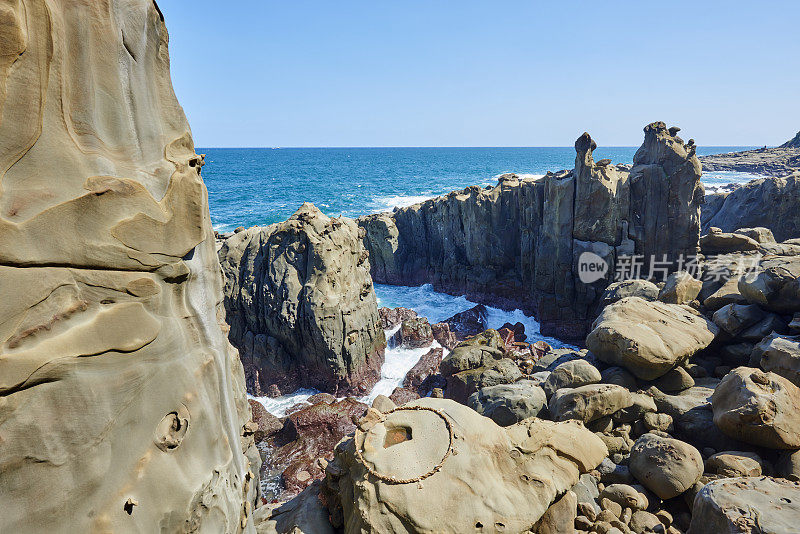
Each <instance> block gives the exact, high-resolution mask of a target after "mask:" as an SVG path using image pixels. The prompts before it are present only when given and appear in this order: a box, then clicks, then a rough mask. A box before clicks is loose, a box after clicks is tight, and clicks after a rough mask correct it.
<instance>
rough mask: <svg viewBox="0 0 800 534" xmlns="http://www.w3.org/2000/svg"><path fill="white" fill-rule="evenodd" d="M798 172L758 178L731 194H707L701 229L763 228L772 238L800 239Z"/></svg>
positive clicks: (799, 176)
mask: <svg viewBox="0 0 800 534" xmlns="http://www.w3.org/2000/svg"><path fill="white" fill-rule="evenodd" d="M798 199H800V172H795V173H793V174H791V175H789V176H784V177H782V178H762V179H760V180H753V181H752V182H750V183H748V184H745V185H743V186H742V187H739V188H737V189H735V190H734V191H733V192H731V193H717V194H714V195H707V196H706V199H705V203H704V205H703V230H704V231H708V229H709V228H711V227H712V226H713V227H717V228H720V229H721V230H722V231H723V232H733V231H734V230H736V229H738V228H754V227H765V228H769V229H770V230H772V233H773V235H774V236H775V239H776V240H778V241H786V240H787V239H794V238H798V237H800V212H798V210H797V202H798Z"/></svg>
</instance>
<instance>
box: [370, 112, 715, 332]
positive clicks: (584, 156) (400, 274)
mask: <svg viewBox="0 0 800 534" xmlns="http://www.w3.org/2000/svg"><path fill="white" fill-rule="evenodd" d="M675 133H676V131H675V129H672V131H671V130H670V129H667V127H666V125H665V124H664V123H661V122H656V123H653V124H650V125H648V126H647V127H646V128H645V141H644V144H643V145H642V147H641V148H640V149H639V150H638V151H637V153H636V155H635V157H634V165H633V167H632V168H631V169H630V171H628V170H627V169H626V168H623V167H616V166H612V165H609V163H608V161H607V160H602V161H599V162H595V161H594V159H593V157H592V151H593V150H594V148H595V147H596V145H595V143H594V141H593V140H592V139H591V137H589V135H588V134H584V135H582V136H581V137H580V138H579V139H578V140H577V141H576V143H575V149H576V152H577V155H576V158H575V168H574V170H572V171H560V172H558V173H548V174H547V175H546V176H545V177H544V178H541V179H532V178H518V177H517V176H516V175H508V176H504V177H503V178H502V179H501V180H500V183H499V184H498V185H497V186H496V187H489V188H480V187H469V188H467V189H465V190H463V191H453V192H451V193H449V194H447V195H445V196H442V197H438V198H435V199H431V200H427V201H425V202H423V203H421V204H416V205H414V206H410V207H407V208H401V209H399V210H397V211H395V212H394V213H393V214H379V215H369V216H366V217H362V218H360V219H358V224H359V225H360V226H361V227H362V228H364V229H365V234H364V235H365V237H364V243H365V247H366V249H367V250H368V251H369V253H370V258H371V260H370V261H371V265H372V276H373V278H374V280H375V281H376V282H382V283H390V284H410V285H417V284H421V283H433V285H434V287H435V288H436V289H437V290H440V291H445V292H450V293H454V294H459V295H460V294H466V295H467V296H468V297H470V298H472V299H473V300H479V301H481V302H484V303H487V304H493V305H499V306H501V307H508V308H512V309H513V308H521V309H524V310H527V311H532V312H534V313H536V315H537V318H538V319H539V320H540V322H541V323H542V333H544V334H546V335H551V334H552V335H557V336H559V337H561V338H563V339H580V338H583V337H584V336H585V335H586V333H587V332H588V330H589V326H590V324H591V321H592V319H593V318H594V314H595V310H596V309H597V306H598V304H599V302H600V300H601V297H602V295H603V291H604V289H605V288H606V286H607V285H608V284H609V282H611V281H612V280H613V279H614V276H615V273H616V271H617V258H618V257H619V256H621V255H632V254H640V255H645V256H647V257H648V258H649V256H650V255H654V257H655V258H657V259H658V260H659V261H661V260H664V259H665V258H664V255H665V254H666V260H665V262H664V264H663V267H664V268H665V269H666V270H667V271H669V270H674V267H676V266H675V265H674V263H673V262H674V260H675V259H676V258H677V257H678V255H680V254H684V255H694V254H697V252H698V239H699V236H700V204H701V202H702V199H703V188H702V185H700V174H701V172H700V162H699V161H698V159H697V157H696V156H695V154H694V152H695V147H694V145H693V144H692V143H684V142H683V141H682V140H681V139H680V138H679V137H677V135H675ZM584 253H592V254H594V255H595V256H597V257H599V258H600V259H602V260H603V261H605V262H606V264H607V265H608V269H607V271H606V272H605V274H604V276H603V277H602V278H600V279H599V280H596V281H594V282H591V283H583V282H581V281H580V280H579V269H580V265H579V263H580V262H579V260H580V258H581V256H582V255H583V254H584ZM585 257H589V256H584V258H585ZM646 274H647V273H643V275H646Z"/></svg>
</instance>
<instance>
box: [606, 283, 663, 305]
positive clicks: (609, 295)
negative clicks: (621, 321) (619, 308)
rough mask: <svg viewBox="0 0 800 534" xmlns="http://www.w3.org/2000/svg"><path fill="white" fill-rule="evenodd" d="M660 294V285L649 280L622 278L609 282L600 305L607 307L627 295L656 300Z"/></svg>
mask: <svg viewBox="0 0 800 534" xmlns="http://www.w3.org/2000/svg"><path fill="white" fill-rule="evenodd" d="M658 294H659V289H658V286H657V285H655V284H654V283H653V282H650V281H649V280H638V279H637V280H622V281H620V282H613V283H611V284H609V286H608V287H607V288H606V290H605V291H603V298H602V300H601V302H600V305H601V306H602V307H603V308H605V307H606V306H608V305H609V304H611V303H614V302H617V301H618V300H622V299H624V298H625V297H639V298H642V299H644V300H656V299H657V298H658Z"/></svg>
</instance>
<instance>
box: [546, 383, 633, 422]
mask: <svg viewBox="0 0 800 534" xmlns="http://www.w3.org/2000/svg"><path fill="white" fill-rule="evenodd" d="M632 404H633V399H632V398H631V393H630V391H628V390H627V389H625V388H623V387H622V386H616V385H613V384H590V385H587V386H581V387H577V388H572V389H560V390H558V391H556V392H555V394H554V395H553V397H552V398H551V399H550V403H549V405H548V406H549V409H550V414H551V415H552V417H553V419H554V420H556V421H566V420H568V419H577V420H579V421H583V422H584V423H588V422H591V421H594V420H596V419H599V418H601V417H603V416H606V415H611V414H612V413H614V412H616V411H617V410H621V409H622V408H627V407H628V406H630V405H632Z"/></svg>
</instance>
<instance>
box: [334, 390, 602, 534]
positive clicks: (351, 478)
mask: <svg viewBox="0 0 800 534" xmlns="http://www.w3.org/2000/svg"><path fill="white" fill-rule="evenodd" d="M410 406H420V407H428V408H432V409H434V410H436V412H431V411H399V412H394V413H393V414H391V415H389V416H388V417H387V418H386V419H385V420H383V421H375V422H374V424H373V425H372V426H369V425H364V433H356V436H355V438H354V439H351V440H347V441H344V442H342V443H341V444H340V445H339V446H338V447H337V449H336V455H335V460H334V461H333V462H332V463H331V464H330V465H329V467H328V473H327V478H326V485H327V489H326V498H327V500H328V501H327V502H328V503H329V508H330V509H331V510H332V513H331V518H332V520H333V524H334V527H336V528H340V529H343V530H344V532H406V531H409V530H410V531H415V532H434V531H435V532H474V531H476V530H481V529H483V530H500V529H502V530H505V531H508V532H523V531H525V530H527V529H532V528H533V527H534V525H535V524H536V523H537V522H538V521H539V519H540V518H541V517H542V516H543V515H544V513H545V512H546V510H547V509H548V508H549V507H550V506H551V504H552V503H553V502H554V501H555V500H556V498H557V496H559V495H560V494H562V493H564V492H566V491H567V490H569V489H570V488H571V487H572V486H573V485H574V484H575V483H576V482H578V477H579V476H580V474H581V473H585V472H587V471H589V470H591V469H593V468H594V467H595V466H597V465H598V464H599V463H600V461H601V460H602V459H603V458H604V457H605V455H606V454H607V451H606V448H605V446H604V445H603V443H602V441H600V440H599V439H598V438H597V437H596V436H595V435H594V434H592V433H591V432H589V431H588V430H586V429H585V428H583V427H582V426H580V424H578V423H573V422H567V423H553V422H550V421H544V420H540V419H526V420H525V421H522V422H521V423H518V424H516V425H512V426H510V427H506V428H501V427H499V426H497V425H496V424H495V423H494V422H492V421H491V420H490V419H488V418H485V417H482V416H480V415H478V414H477V413H476V412H475V411H473V410H471V409H470V408H468V407H466V406H462V405H460V404H457V403H455V402H453V401H449V400H442V399H421V400H419V401H415V402H414V403H411V405H410ZM445 421H449V422H450V425H451V426H452V429H453V432H454V440H453V443H452V448H453V449H454V450H455V451H456V452H457V454H453V453H452V452H451V453H450V454H448V450H449V449H450V445H449V441H450V440H449V437H448V429H447V426H446V423H445ZM356 448H357V449H358V451H360V454H361V456H362V457H363V463H362V461H361V460H360V459H359V458H358V457H357V456H356ZM445 456H446V458H445ZM443 458H444V460H442V459H443ZM437 465H440V466H441V467H440V469H439V470H438V472H436V473H435V474H434V475H432V476H430V477H427V478H424V479H423V480H421V481H419V482H420V483H418V482H417V479H418V478H419V477H420V476H421V475H424V474H425V473H427V472H428V471H429V470H431V469H433V468H434V467H435V466H437ZM367 466H369V468H370V469H372V470H374V472H375V473H378V474H379V475H381V476H389V477H396V478H400V479H407V480H411V481H412V482H410V483H399V484H397V483H395V484H392V483H385V482H381V481H379V480H377V479H376V477H375V476H374V475H372V476H370V475H368V472H367ZM534 488H535V489H534Z"/></svg>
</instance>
